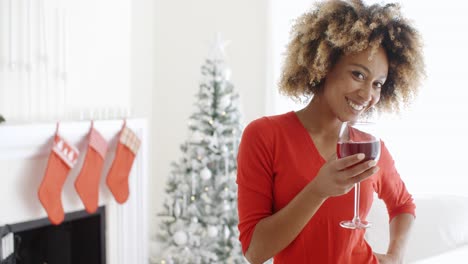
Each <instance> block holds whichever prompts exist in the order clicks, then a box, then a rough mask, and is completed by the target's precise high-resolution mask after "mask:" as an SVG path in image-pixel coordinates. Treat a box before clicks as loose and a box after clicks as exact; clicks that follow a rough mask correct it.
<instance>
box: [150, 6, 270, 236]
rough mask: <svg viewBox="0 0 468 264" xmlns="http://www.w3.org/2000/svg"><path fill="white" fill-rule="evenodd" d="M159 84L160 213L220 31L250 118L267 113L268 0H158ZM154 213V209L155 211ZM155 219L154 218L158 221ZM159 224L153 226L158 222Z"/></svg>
mask: <svg viewBox="0 0 468 264" xmlns="http://www.w3.org/2000/svg"><path fill="white" fill-rule="evenodd" d="M154 3H155V6H154V10H155V14H154V19H155V26H156V29H155V37H154V52H155V57H154V58H155V71H154V80H155V86H154V90H153V95H152V99H153V100H152V107H153V116H152V125H153V131H152V136H153V140H154V143H153V145H152V146H153V159H152V163H153V167H154V169H153V178H152V184H151V187H150V188H151V190H150V193H151V194H152V195H151V197H150V199H151V201H150V204H152V208H153V210H152V212H154V213H153V215H154V216H155V214H156V212H158V211H159V210H160V209H161V206H162V197H163V196H162V195H163V194H164V188H165V184H166V178H167V176H168V175H169V172H170V167H169V165H170V163H171V162H172V161H177V160H178V158H179V157H180V154H181V152H180V149H179V146H180V144H181V143H183V141H184V140H186V139H187V135H188V130H187V122H188V117H189V116H190V114H191V113H192V112H193V104H194V102H195V93H196V92H197V91H198V84H199V81H200V80H201V73H200V67H201V65H202V64H203V63H204V60H205V58H206V55H207V54H208V52H209V50H210V46H211V42H212V41H213V40H214V37H215V33H216V32H220V33H221V35H222V37H223V39H225V40H229V41H230V44H229V45H228V46H227V48H226V54H227V62H228V64H229V66H230V68H231V70H232V82H233V83H234V85H235V87H236V89H237V91H239V93H240V96H241V103H242V107H241V110H242V113H243V117H244V118H243V119H244V121H245V122H248V121H250V120H252V119H254V118H256V117H259V116H261V115H264V114H265V107H266V106H265V104H266V100H265V89H266V79H267V77H266V74H267V70H266V60H267V57H266V56H267V49H268V48H267V47H268V45H269V43H266V38H267V16H268V1H267V0H256V1H250V0H239V1H227V0H198V1H181V0H172V1H168V0H156V1H155V2H154ZM150 214H151V212H150ZM154 221H155V219H154V218H153V222H154ZM155 227H156V226H153V228H155Z"/></svg>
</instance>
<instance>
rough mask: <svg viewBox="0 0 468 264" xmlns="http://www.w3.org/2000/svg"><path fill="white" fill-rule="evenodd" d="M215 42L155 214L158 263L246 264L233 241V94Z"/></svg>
mask: <svg viewBox="0 0 468 264" xmlns="http://www.w3.org/2000/svg"><path fill="white" fill-rule="evenodd" d="M224 45H225V44H223V43H222V42H221V41H220V39H219V37H218V38H217V40H216V42H215V44H214V47H213V51H212V52H211V54H210V56H209V57H208V59H207V60H206V62H205V63H204V65H203V66H202V67H201V73H202V77H203V78H202V82H201V84H200V86H199V92H198V94H197V95H196V104H195V106H196V107H195V108H196V111H195V113H194V114H192V115H191V116H190V121H189V126H188V129H189V131H190V136H189V138H188V140H187V141H186V142H184V143H183V144H182V145H181V150H182V158H181V159H180V160H179V161H178V162H174V163H173V164H172V170H171V174H170V175H169V179H168V182H167V186H166V199H165V201H164V209H163V212H162V213H161V214H159V217H160V220H161V221H160V222H161V226H160V228H159V230H158V242H159V243H160V244H161V245H162V256H161V258H160V259H159V260H158V263H168V264H171V263H174V264H182V263H190V264H197V263H246V262H245V261H244V257H243V256H242V252H241V245H240V242H239V240H238V235H239V234H238V229H237V224H238V217H237V185H236V182H235V181H236V169H237V163H236V156H237V146H238V144H239V140H240V136H241V129H242V127H241V123H240V112H239V95H238V94H237V93H236V92H235V91H234V86H233V85H232V83H231V82H230V81H229V75H230V72H229V69H228V67H227V66H226V63H225V59H224Z"/></svg>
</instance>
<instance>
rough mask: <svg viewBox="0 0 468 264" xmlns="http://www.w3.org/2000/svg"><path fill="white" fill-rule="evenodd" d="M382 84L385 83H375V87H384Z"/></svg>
mask: <svg viewBox="0 0 468 264" xmlns="http://www.w3.org/2000/svg"><path fill="white" fill-rule="evenodd" d="M382 86H383V83H381V82H377V83H375V88H377V89H382Z"/></svg>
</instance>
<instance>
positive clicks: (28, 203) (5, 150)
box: [0, 119, 148, 264]
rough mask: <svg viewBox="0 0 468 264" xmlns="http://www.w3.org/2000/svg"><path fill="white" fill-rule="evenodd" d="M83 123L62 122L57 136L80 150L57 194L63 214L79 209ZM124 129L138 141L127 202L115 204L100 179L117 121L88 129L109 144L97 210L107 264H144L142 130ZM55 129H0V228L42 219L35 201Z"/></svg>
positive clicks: (141, 124) (137, 122)
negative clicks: (102, 220) (102, 211)
mask: <svg viewBox="0 0 468 264" xmlns="http://www.w3.org/2000/svg"><path fill="white" fill-rule="evenodd" d="M90 124H91V123H90V122H89V121H79V122H63V123H60V125H59V133H60V135H61V136H62V137H64V138H65V139H66V140H68V141H69V142H70V143H71V144H73V145H74V146H76V147H77V148H78V149H79V151H80V158H79V160H78V163H77V165H76V166H75V167H74V168H73V169H72V171H71V172H70V173H69V175H68V177H67V180H66V182H65V186H64V188H63V191H62V204H63V207H64V210H65V212H66V213H68V212H75V211H79V210H83V209H84V206H83V205H82V203H81V200H80V199H79V197H78V195H77V193H76V191H75V189H74V186H73V183H74V181H75V179H76V176H77V175H78V173H79V171H80V169H81V166H82V163H83V160H84V155H85V154H86V135H87V133H88V131H89V128H90ZM127 125H128V126H129V127H130V128H131V129H132V130H133V131H134V132H135V133H136V134H137V135H138V137H139V138H140V139H141V140H142V143H143V144H142V145H141V148H140V150H139V153H138V155H137V157H136V159H135V162H134V165H133V168H132V172H131V175H130V177H129V185H130V197H129V199H128V201H127V202H126V203H125V204H123V205H119V204H117V203H116V202H115V200H114V198H113V196H112V194H111V193H110V191H109V190H108V189H107V186H106V185H105V176H106V175H107V171H108V169H109V167H110V165H111V163H112V160H113V157H114V153H115V146H116V142H117V141H116V139H117V137H116V136H117V133H118V132H119V130H120V128H121V127H122V121H121V120H104V121H95V122H94V127H95V128H96V129H97V130H98V131H99V132H100V133H101V134H102V135H103V136H104V138H105V139H106V140H107V141H108V142H109V153H108V154H107V157H106V161H105V165H104V170H103V174H102V175H101V184H100V194H99V196H100V197H99V205H101V206H105V208H106V229H107V230H106V249H107V252H106V259H107V264H128V263H148V250H147V248H148V232H147V189H146V187H147V178H148V176H147V167H148V166H147V153H148V151H147V146H148V137H147V125H146V121H145V120H142V119H130V120H127ZM55 130H56V124H55V123H38V124H8V123H6V124H1V125H0V177H1V181H0V205H1V206H0V208H1V211H0V226H2V225H6V224H15V223H18V222H24V221H31V220H35V219H40V218H44V217H47V214H46V212H45V210H44V209H43V208H42V205H41V204H40V202H39V200H38V197H37V190H38V188H39V185H40V182H41V180H42V177H43V176H44V172H45V167H46V165H47V159H48V155H49V153H50V148H51V142H52V139H53V135H54V133H55Z"/></svg>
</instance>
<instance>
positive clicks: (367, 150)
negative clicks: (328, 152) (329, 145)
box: [336, 141, 380, 162]
mask: <svg viewBox="0 0 468 264" xmlns="http://www.w3.org/2000/svg"><path fill="white" fill-rule="evenodd" d="M336 153H337V155H338V158H344V157H347V156H351V155H354V154H358V153H363V154H364V155H365V158H364V160H363V162H364V161H368V160H378V159H379V154H380V141H371V142H338V144H337V151H336Z"/></svg>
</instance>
